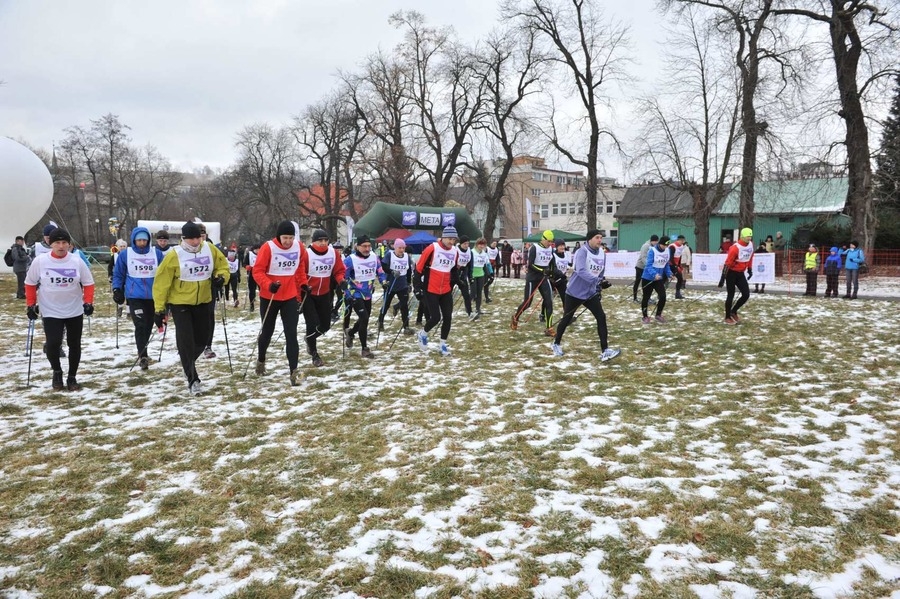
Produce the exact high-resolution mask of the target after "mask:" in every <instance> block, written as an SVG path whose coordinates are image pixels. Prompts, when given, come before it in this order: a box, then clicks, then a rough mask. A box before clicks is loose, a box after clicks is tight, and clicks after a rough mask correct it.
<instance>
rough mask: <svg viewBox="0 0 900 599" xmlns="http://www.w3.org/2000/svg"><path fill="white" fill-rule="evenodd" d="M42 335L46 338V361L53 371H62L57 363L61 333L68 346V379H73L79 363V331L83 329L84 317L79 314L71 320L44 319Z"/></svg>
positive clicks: (61, 340)
mask: <svg viewBox="0 0 900 599" xmlns="http://www.w3.org/2000/svg"><path fill="white" fill-rule="evenodd" d="M43 323H44V335H45V336H46V338H47V348H46V349H47V360H48V361H49V362H50V367H51V368H52V369H53V370H62V365H61V364H60V362H59V350H60V349H61V348H62V342H63V332H65V334H66V340H67V344H68V346H69V373H68V375H67V376H68V378H70V379H74V378H75V375H76V374H78V365H79V364H80V363H81V330H82V329H83V328H84V316H83V315H81V314H79V315H78V316H73V317H72V318H44V319H43Z"/></svg>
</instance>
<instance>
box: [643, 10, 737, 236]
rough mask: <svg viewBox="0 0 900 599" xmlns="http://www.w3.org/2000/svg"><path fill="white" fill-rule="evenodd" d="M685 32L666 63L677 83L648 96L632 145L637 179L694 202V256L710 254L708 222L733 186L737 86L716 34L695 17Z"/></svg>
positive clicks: (687, 21)
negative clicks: (669, 187)
mask: <svg viewBox="0 0 900 599" xmlns="http://www.w3.org/2000/svg"><path fill="white" fill-rule="evenodd" d="M684 16H685V17H686V18H685V25H686V30H685V32H684V34H683V35H681V36H679V37H676V38H675V39H673V40H671V42H670V44H669V47H670V48H671V50H672V54H671V58H670V59H669V61H668V62H669V63H670V66H671V67H672V69H671V72H672V73H677V80H676V81H672V82H670V83H671V85H670V86H667V87H668V88H670V89H674V90H675V93H673V94H671V95H670V96H668V97H667V98H665V100H662V99H660V98H658V97H656V98H645V99H643V100H642V101H641V102H640V108H639V113H640V114H642V115H644V117H645V119H646V120H645V126H644V127H643V130H642V131H641V133H640V135H639V140H638V142H637V146H638V150H637V152H636V157H635V164H636V165H638V166H640V167H642V168H643V169H644V170H643V173H642V175H641V176H642V177H644V176H649V177H650V178H658V179H660V180H662V181H673V182H674V183H675V185H676V187H677V188H678V189H681V190H684V191H687V192H688V193H689V194H690V196H691V199H692V216H693V220H694V235H695V237H696V245H697V248H696V249H697V251H699V252H707V251H709V249H710V244H709V241H710V240H709V220H710V217H711V216H712V213H713V211H714V210H715V209H716V207H717V206H718V205H719V204H720V203H721V201H722V200H723V199H724V197H725V194H726V193H727V192H728V191H729V189H730V186H729V185H728V183H727V180H728V178H729V177H730V176H731V175H733V172H734V170H735V165H734V164H733V163H734V158H733V153H734V151H735V149H736V147H737V145H738V133H739V131H738V122H739V114H740V107H741V102H740V86H739V83H738V82H737V81H736V80H735V78H734V77H733V76H732V75H731V74H732V73H733V70H732V69H731V68H730V65H729V64H722V59H721V57H722V56H723V55H724V53H722V52H720V50H721V48H719V47H718V46H717V45H716V39H715V36H713V35H712V34H711V32H710V31H709V29H708V28H707V27H704V26H703V25H702V24H701V23H700V22H698V19H697V18H696V15H695V14H694V11H692V10H690V9H689V10H687V11H685V13H684Z"/></svg>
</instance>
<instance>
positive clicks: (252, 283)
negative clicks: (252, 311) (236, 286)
mask: <svg viewBox="0 0 900 599" xmlns="http://www.w3.org/2000/svg"><path fill="white" fill-rule="evenodd" d="M258 287H259V285H257V284H256V279H254V278H253V273H252V272H248V273H247V292H248V293H249V294H250V301H251V302H254V301H256V289H257V288H258Z"/></svg>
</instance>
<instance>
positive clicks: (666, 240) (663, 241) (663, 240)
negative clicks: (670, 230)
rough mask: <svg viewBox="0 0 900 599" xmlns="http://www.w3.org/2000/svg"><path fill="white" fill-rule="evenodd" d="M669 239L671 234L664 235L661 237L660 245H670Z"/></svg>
mask: <svg viewBox="0 0 900 599" xmlns="http://www.w3.org/2000/svg"><path fill="white" fill-rule="evenodd" d="M669 241H670V239H669V236H668V235H663V236H662V237H660V238H659V245H668V244H669Z"/></svg>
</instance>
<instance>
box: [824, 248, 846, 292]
mask: <svg viewBox="0 0 900 599" xmlns="http://www.w3.org/2000/svg"><path fill="white" fill-rule="evenodd" d="M841 267H842V264H841V255H840V250H838V248H837V246H834V247H832V248H831V250H830V251H829V252H828V257H827V258H825V297H837V296H838V279H839V278H840V276H841Z"/></svg>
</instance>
